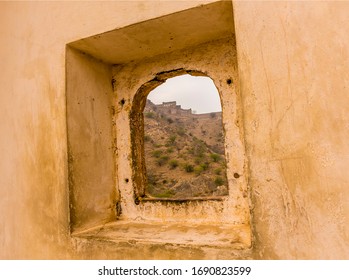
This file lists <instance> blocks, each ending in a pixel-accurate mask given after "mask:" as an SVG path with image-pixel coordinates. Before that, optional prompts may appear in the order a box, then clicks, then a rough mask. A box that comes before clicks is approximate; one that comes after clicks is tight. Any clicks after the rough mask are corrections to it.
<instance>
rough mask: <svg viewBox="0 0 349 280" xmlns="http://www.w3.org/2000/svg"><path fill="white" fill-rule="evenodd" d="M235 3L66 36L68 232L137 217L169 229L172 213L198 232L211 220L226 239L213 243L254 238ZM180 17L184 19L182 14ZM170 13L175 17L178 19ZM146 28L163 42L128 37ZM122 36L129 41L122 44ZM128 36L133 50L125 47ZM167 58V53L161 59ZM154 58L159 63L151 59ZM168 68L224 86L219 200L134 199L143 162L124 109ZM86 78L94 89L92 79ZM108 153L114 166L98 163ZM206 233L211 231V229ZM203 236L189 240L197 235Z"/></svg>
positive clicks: (132, 222) (240, 244)
mask: <svg viewBox="0 0 349 280" xmlns="http://www.w3.org/2000/svg"><path fill="white" fill-rule="evenodd" d="M231 4H232V3H231V2H225V1H219V2H214V3H212V4H207V5H203V6H199V7H194V8H192V9H189V10H185V11H182V12H179V13H175V14H170V15H167V16H164V17H160V18H156V19H152V20H149V21H146V22H141V23H138V24H135V25H131V26H126V27H124V28H119V29H115V30H112V31H109V32H106V33H102V34H97V35H94V36H91V37H88V38H83V39H79V40H77V41H74V42H71V43H69V44H67V47H66V73H67V78H66V80H67V81H66V88H67V130H68V131H67V136H68V158H69V160H68V168H69V174H68V175H69V193H70V225H71V232H72V236H75V237H79V238H82V237H84V238H85V237H86V238H89V239H90V238H92V239H94V238H97V235H98V234H102V232H103V229H105V228H113V231H114V232H117V231H118V228H120V227H122V226H123V225H125V223H126V224H127V227H128V228H129V229H130V228H131V231H132V228H138V226H139V224H143V225H144V224H145V223H148V224H149V223H150V225H158V226H160V227H162V229H163V230H164V231H165V232H166V227H167V224H168V223H170V224H171V223H176V224H177V225H180V227H183V226H184V227H185V228H186V229H187V230H186V231H189V232H190V231H193V232H194V233H197V234H198V235H200V234H202V232H201V233H200V230H199V229H198V227H200V226H204V225H210V226H211V225H213V229H214V230H213V231H214V232H219V233H220V234H221V235H222V236H223V237H222V238H221V242H217V244H218V243H220V244H223V245H219V246H225V247H226V248H230V247H231V248H233V247H234V248H242V249H246V248H249V247H250V246H251V242H252V234H251V227H250V209H249V194H248V193H249V189H248V185H247V174H246V172H247V162H246V159H245V152H244V144H243V129H242V127H241V126H240V124H242V121H241V118H242V112H241V107H240V105H239V104H240V93H239V83H238V67H237V62H236V61H237V59H236V47H235V39H234V33H233V25H234V24H233V19H232V7H231ZM183 21H188V22H187V24H183ZM173 22H181V24H180V25H179V26H178V27H176V26H175V25H173ZM166 24H167V26H168V28H169V29H164V30H162V32H161V30H160V31H159V30H157V33H154V32H153V30H154V28H156V27H157V26H159V25H162V26H166ZM211 24H214V25H215V28H214V29H212V28H208V27H210V25H211ZM172 28H174V29H173V30H172ZM176 28H177V29H176ZM188 29H189V30H188ZM211 30H214V31H213V32H212V31H211ZM137 32H138V33H137ZM191 32H192V33H191ZM148 33H149V34H151V36H159V40H160V39H161V40H164V42H165V43H164V44H160V47H159V46H155V47H154V48H152V45H151V44H152V42H156V41H157V40H155V39H154V38H152V39H154V40H150V41H147V40H146V42H147V43H146V44H149V45H146V47H145V50H144V49H142V48H139V46H138V45H137V44H138V40H134V41H132V40H129V38H133V37H135V36H136V35H135V34H139V36H140V37H141V38H143V39H144V38H145V36H146V34H148ZM196 33H197V34H196ZM128 34H130V35H131V37H128ZM173 34H176V36H177V37H176V36H174V35H173ZM186 34H194V36H193V37H192V39H193V40H188V38H186V37H185V36H186ZM149 36H150V35H149ZM119 38H121V39H119ZM125 38H126V42H125V44H122V43H123V41H122V40H125ZM118 40H121V41H120V42H119V43H120V44H117V43H116V42H118ZM132 44H134V45H132ZM124 45H125V46H124ZM131 46H132V47H133V48H131V50H134V52H132V51H131V52H130V51H129V50H130V47H131ZM119 47H120V48H121V49H118V48H119ZM217 48H223V49H221V50H220V51H219V52H218V53H220V55H222V56H221V57H216V56H215V53H216V52H215V50H216V49H217ZM139 49H141V50H139ZM207 53H210V56H208V57H210V58H209V59H207V56H205V54H207ZM192 54H195V55H194V56H195V58H194V60H195V63H193V61H194V60H191V58H192ZM194 56H193V57H194ZM226 57H228V59H226ZM167 58H171V60H172V62H171V63H161V61H162V60H163V59H167ZM205 58H206V59H207V61H206V60H205ZM185 60H187V62H186V63H185ZM154 63H155V64H154ZM157 63H158V64H157ZM152 64H153V66H155V67H149V66H151V65H152ZM217 65H219V66H220V69H221V70H220V71H219V73H216V72H215V71H214V70H212V69H214V68H215V67H216V66H217ZM141 68H143V69H141ZM144 69H147V71H144ZM174 69H175V70H176V71H184V72H187V71H189V72H190V73H192V74H195V73H196V74H197V73H204V74H205V75H206V76H208V77H210V78H211V79H212V80H213V81H214V83H215V85H216V88H217V89H218V91H219V93H220V94H221V96H220V97H221V103H222V111H223V112H224V114H225V116H223V117H222V118H223V119H224V124H223V127H224V129H225V137H226V140H225V145H226V147H225V150H226V158H227V165H228V167H227V169H229V170H230V172H229V174H227V175H228V180H229V195H228V196H227V197H225V198H223V199H221V200H204V201H193V200H190V201H183V202H181V203H177V202H171V201H170V202H169V201H144V202H143V203H138V202H137V201H135V195H134V187H133V184H134V180H137V179H135V177H134V176H133V174H134V172H133V171H132V168H140V169H141V168H142V167H141V166H139V165H137V163H136V164H134V163H133V162H132V145H131V125H130V121H131V118H130V109H131V108H132V104H133V98H134V95H135V93H136V92H137V90H138V89H139V88H140V87H141V86H142V85H144V84H145V83H147V82H148V81H152V80H153V79H154V78H156V77H157V76H158V77H159V75H160V76H161V78H162V79H165V76H166V74H168V73H170V76H171V75H173V73H174V72H173V70H174ZM180 69H183V70H180ZM193 69H195V70H193ZM184 72H183V73H184ZM162 75H163V76H162ZM85 81H86V82H87V83H86V85H85ZM155 84H156V85H157V84H158V83H157V82H156V83H154V85H155ZM91 86H92V89H90V88H88V87H91ZM223 95H224V97H223ZM96 104H98V108H97V107H96V106H95V105H96ZM225 108H227V110H225ZM227 116H228V117H227ZM84 134H85V135H88V134H89V135H92V138H91V139H88V138H79V137H80V135H84ZM104 157H105V158H106V159H108V162H111V160H114V162H115V165H114V166H113V164H109V166H108V168H109V169H110V170H111V172H110V173H108V174H105V172H104V170H103V158H104ZM95 165H97V166H95ZM105 177H107V178H105ZM189 213H190V216H189ZM175 227H176V226H175ZM95 230H96V231H95ZM135 231H136V230H135ZM204 232H206V230H204ZM152 234H154V232H152V230H150V231H149V233H148V234H146V236H144V237H142V240H152V238H151V236H152ZM178 234H179V236H180V233H178ZM111 236H115V235H114V234H111ZM211 237H212V238H215V237H214V234H213V235H212V236H211ZM105 238H114V237H105ZM130 238H131V240H133V239H132V237H130ZM199 239H200V238H199ZM199 239H198V240H197V241H196V240H194V241H193V240H191V241H188V240H187V241H185V242H189V243H190V244H193V245H195V244H196V245H197V244H201V245H202V243H200V240H199ZM212 241H213V244H211V243H212ZM149 242H153V241H149ZM164 242H165V241H164ZM204 245H205V246H214V245H215V241H214V240H212V239H211V240H210V241H206V243H204ZM217 246H218V245H217ZM227 246H228V247H227Z"/></svg>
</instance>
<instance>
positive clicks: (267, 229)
mask: <svg viewBox="0 0 349 280" xmlns="http://www.w3.org/2000/svg"><path fill="white" fill-rule="evenodd" d="M234 4H235V5H234V12H235V14H234V15H235V25H236V26H235V28H236V38H237V50H238V63H239V71H240V81H241V92H242V98H243V110H244V112H243V113H244V126H245V141H246V148H247V154H248V157H249V168H250V185H251V188H252V202H253V205H254V211H253V215H254V223H253V224H254V226H255V238H256V256H257V257H258V256H259V257H262V258H320V259H322V258H325V259H327V258H346V259H347V258H349V226H348V218H349V188H348V184H349V177H348V171H347V170H348V166H349V146H348V139H349V126H348V121H349V113H348V112H349V111H348V109H349V102H348V94H349V87H348V86H349V56H348V50H349V40H348V36H347V30H348V28H349V21H348V20H347V15H348V12H349V3H348V2H335V3H333V2H332V3H330V2H304V1H300V2H267V3H255V2H250V3H242V2H236V3H234Z"/></svg>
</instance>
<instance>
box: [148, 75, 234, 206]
mask: <svg viewBox="0 0 349 280" xmlns="http://www.w3.org/2000/svg"><path fill="white" fill-rule="evenodd" d="M143 114H144V159H145V170H146V171H145V172H146V185H145V190H144V195H145V196H144V197H145V198H150V199H163V200H166V199H168V200H191V199H209V198H219V197H221V196H224V195H227V194H228V180H227V176H226V160H225V151H224V131H223V125H222V107H221V103H220V97H219V93H218V90H217V88H216V87H215V85H214V83H213V81H212V79H210V78H209V77H207V76H200V77H198V76H191V75H188V74H185V75H180V76H176V77H173V78H169V79H167V80H166V82H165V83H163V84H161V85H159V86H158V87H156V88H155V89H153V90H152V91H150V92H149V94H148V95H147V97H146V105H145V108H144V111H143Z"/></svg>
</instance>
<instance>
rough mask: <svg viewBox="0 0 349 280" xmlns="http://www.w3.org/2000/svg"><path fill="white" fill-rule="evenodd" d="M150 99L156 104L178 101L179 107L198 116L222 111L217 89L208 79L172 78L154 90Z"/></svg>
mask: <svg viewBox="0 0 349 280" xmlns="http://www.w3.org/2000/svg"><path fill="white" fill-rule="evenodd" d="M148 99H150V100H151V101H152V102H153V103H154V104H161V103H162V102H168V101H177V105H181V106H182V108H183V109H192V110H193V111H194V113H196V114H203V113H210V112H220V111H222V109H221V103H220V98H219V94H218V91H217V88H216V87H215V85H214V83H213V81H212V80H211V79H210V78H208V77H201V76H200V77H197V76H190V75H182V76H177V77H174V78H170V79H168V80H167V81H166V82H165V83H163V84H161V85H160V86H158V87H157V88H155V89H153V90H152V91H151V92H150V93H149V95H148Z"/></svg>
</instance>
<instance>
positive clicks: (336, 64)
mask: <svg viewBox="0 0 349 280" xmlns="http://www.w3.org/2000/svg"><path fill="white" fill-rule="evenodd" d="M203 2H204V1H201V2H199V1H195V2H194V1H169V2H167V1H164V2H160V1H159V2H151V1H141V2H133V1H125V2H102V3H96V2H86V3H85V2H84V3H81V2H80V3H79V2H74V3H66V2H53V3H50V2H39V3H33V2H32V3H23V2H20V3H5V2H1V3H0V15H1V16H0V38H1V42H2V45H1V48H0V61H1V63H2V66H3V67H2V69H1V75H0V80H1V95H0V118H1V120H2V121H1V122H0V135H1V137H0V151H1V156H2V158H1V161H0V172H1V176H0V258H3V259H7V258H16V259H17V258H94V257H96V258H97V257H102V258H108V257H114V258H115V257H120V258H121V257H122V255H120V253H118V250H115V249H113V250H111V249H110V248H103V246H105V245H103V244H97V245H96V246H100V247H99V249H101V250H102V251H103V250H104V251H103V252H104V253H103V254H101V253H98V254H97V253H94V252H93V251H91V252H88V253H89V255H84V254H82V253H78V252H77V250H76V249H79V246H78V244H74V245H75V246H73V245H72V244H71V241H70V237H69V235H68V233H69V213H68V209H69V208H68V204H69V202H68V176H67V174H68V173H67V161H68V157H67V144H66V143H67V141H66V139H67V135H66V118H65V110H66V108H65V102H66V98H65V44H66V43H68V42H71V41H74V40H78V39H80V38H84V37H87V36H91V35H94V34H98V33H102V32H105V31H107V30H112V29H114V28H117V27H122V26H125V25H128V24H131V23H136V22H138V21H141V20H146V19H148V18H153V17H156V16H160V15H163V14H168V13H172V12H175V11H180V10H182V9H185V8H189V7H192V6H196V5H198V4H199V3H203ZM348 12H349V4H348V3H345V2H343V3H341V2H335V3H329V2H328V3H327V2H301V3H299V2H289V3H288V2H277V3H276V2H268V3H258V2H234V16H235V31H236V39H237V51H238V64H239V73H240V87H241V97H242V104H243V118H244V129H245V145H246V151H247V155H248V160H249V185H250V188H251V190H252V197H251V199H252V203H253V212H252V214H253V219H254V220H253V227H254V236H255V255H254V256H255V257H256V258H291V259H294V258H349V255H348V252H349V250H348V247H349V236H348V235H349V229H348V216H349V189H348V188H346V186H347V185H348V181H349V176H348V175H347V174H348V172H347V170H346V167H347V166H348V164H349V157H348V155H349V148H348V145H346V141H347V139H348V138H349V137H348V136H349V135H348V134H349V129H348V128H349V127H348V123H347V121H348V119H349V113H348V112H349V110H348V108H347V107H348V106H349V105H348V104H349V103H348V102H347V99H346V93H347V92H348V86H349V85H348V80H349V79H348V78H349V77H348V75H349V74H348V73H349V69H348V68H349V61H348V59H349V56H348V49H349V41H348V39H347V30H348V29H349V23H348V21H347V14H348ZM4 65H5V67H4ZM113 246H115V245H114V244H113ZM167 246H168V245H167ZM120 248H121V249H122V250H124V249H125V244H123V245H122V246H121V247H120ZM126 248H127V246H126ZM163 249H166V248H159V247H158V246H157V247H156V248H155V247H153V248H151V247H149V246H148V247H146V246H145V247H144V248H138V249H137V248H131V249H129V251H128V253H126V254H124V255H123V257H127V258H146V257H147V256H148V254H150V253H151V252H154V250H155V251H156V252H157V254H156V256H158V257H159V258H171V255H169V254H168V253H161V252H165V251H163ZM101 250H100V251H101ZM109 251H112V253H111V254H110V255H108V254H107V252H109ZM124 252H125V251H124ZM133 252H135V253H133ZM136 252H137V253H136ZM170 252H172V251H170ZM183 254H184V256H186V255H187V256H190V254H191V252H188V251H182V250H177V251H173V256H178V258H180V257H183ZM225 256H226V257H227V258H229V257H231V256H229V255H225ZM199 257H200V256H198V258H199ZM202 257H204V256H202Z"/></svg>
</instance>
